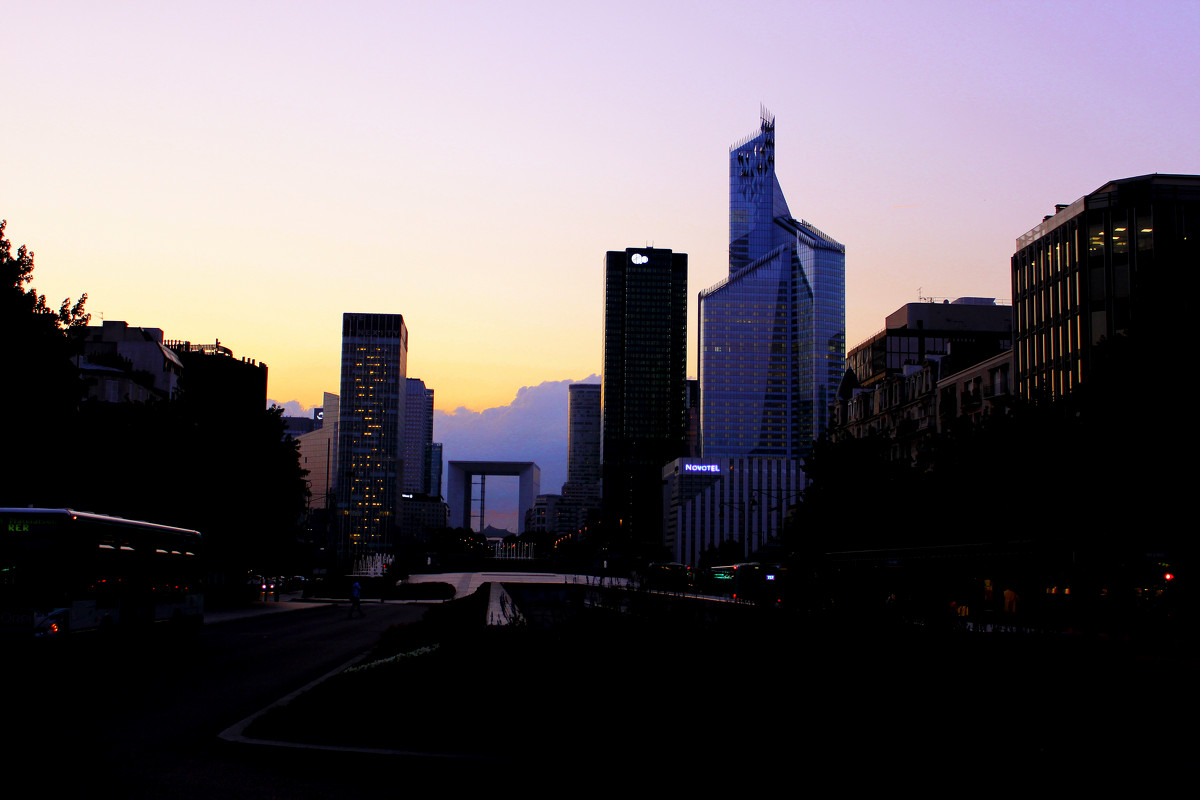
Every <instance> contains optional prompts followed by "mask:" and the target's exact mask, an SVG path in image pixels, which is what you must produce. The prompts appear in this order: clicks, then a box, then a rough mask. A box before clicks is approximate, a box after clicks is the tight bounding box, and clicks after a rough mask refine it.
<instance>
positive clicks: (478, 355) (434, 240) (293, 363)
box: [0, 0, 1200, 458]
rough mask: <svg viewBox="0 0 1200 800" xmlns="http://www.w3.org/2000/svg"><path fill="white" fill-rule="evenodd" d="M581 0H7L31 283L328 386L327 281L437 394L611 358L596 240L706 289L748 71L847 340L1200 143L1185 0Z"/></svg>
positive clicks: (508, 397)
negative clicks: (1066, 211)
mask: <svg viewBox="0 0 1200 800" xmlns="http://www.w3.org/2000/svg"><path fill="white" fill-rule="evenodd" d="M577 5H578V4H571V3H560V2H519V0H517V1H515V2H510V3H503V4H499V3H470V2H463V3H416V2H413V3H404V2H339V3H332V2H327V3H317V2H247V1H246V0H241V1H240V2H223V1H221V0H207V1H206V2H202V3H201V2H192V3H187V2H179V3H158V2H112V3H94V2H45V3H28V2H8V1H7V0H0V19H3V30H2V32H0V36H2V37H3V45H2V46H0V86H3V91H4V98H5V101H6V104H5V105H6V111H7V114H6V121H5V124H4V125H3V126H0V218H5V219H7V220H8V231H7V235H8V238H9V239H10V240H11V241H12V242H13V244H14V246H19V245H20V244H27V245H28V246H29V247H30V249H32V250H33V251H34V252H35V253H36V257H37V261H36V264H37V266H36V271H35V281H34V285H35V286H36V288H37V289H38V290H39V291H41V292H45V293H46V294H47V296H48V300H50V301H51V302H52V303H57V302H58V301H60V300H61V299H62V298H63V297H66V296H71V297H77V296H78V295H79V294H81V293H83V292H86V293H87V294H88V303H87V307H88V310H90V311H91V312H92V314H93V322H99V320H100V319H101V317H103V319H107V320H124V321H126V322H128V323H129V324H131V325H139V326H144V327H158V328H162V329H163V331H164V332H165V334H166V336H167V338H170V339H184V340H189V341H192V342H205V343H210V342H213V341H214V340H218V339H219V340H220V341H221V343H222V344H224V345H226V346H228V347H230V348H231V349H232V350H233V352H234V354H235V355H236V356H245V357H249V358H254V359H257V360H259V361H263V362H266V363H267V364H268V366H269V389H268V393H269V396H270V397H271V398H272V399H273V400H275V401H277V402H279V403H284V402H288V401H294V402H295V403H296V404H298V406H299V407H303V408H307V407H311V406H313V405H318V404H319V403H320V402H321V395H322V392H324V391H332V392H337V391H338V381H339V371H338V359H339V352H340V332H341V327H340V323H341V315H342V313H343V312H347V311H354V312H387V313H401V314H403V315H404V317H405V321H406V323H407V326H408V330H409V360H408V374H409V376H410V377H418V378H421V379H423V380H424V381H425V383H426V385H427V386H429V387H432V388H434V389H435V391H436V405H437V408H438V410H439V412H440V413H441V414H443V415H445V416H455V415H456V414H457V413H460V409H461V413H464V414H467V413H474V414H484V413H485V412H487V411H488V410H489V409H495V408H501V407H510V406H513V405H514V404H515V403H516V401H517V399H519V395H518V391H519V390H521V389H522V387H526V388H536V387H541V386H543V384H556V383H559V382H563V381H568V380H582V379H584V378H586V377H587V376H588V375H591V374H593V373H599V372H600V364H601V356H602V346H603V331H602V323H603V321H602V306H603V262H604V253H605V252H606V251H608V250H622V249H624V248H626V247H640V246H645V245H653V246H655V247H660V248H669V249H672V250H675V251H677V252H685V253H687V254H688V256H689V294H690V295H691V298H692V304H693V307H692V309H691V311H690V313H689V322H694V320H695V319H696V311H695V297H696V294H697V293H698V292H699V291H700V290H701V289H704V288H706V287H708V286H710V285H712V284H714V283H716V282H717V281H719V280H721V279H722V278H723V277H724V276H725V275H726V274H727V271H728V258H727V253H728V152H729V146H730V145H731V144H733V143H734V142H735V141H737V140H739V139H741V138H743V137H745V136H746V135H749V134H752V133H755V132H756V130H757V127H758V122H759V109H760V106H766V107H767V108H768V109H770V111H772V112H773V113H774V114H775V117H776V125H777V128H776V171H777V175H778V177H779V180H780V183H781V185H782V187H783V190H784V193H785V195H786V196H787V200H788V204H789V206H790V208H791V210H792V213H793V214H795V215H796V216H797V217H801V218H803V219H805V220H807V221H809V222H811V223H812V224H814V225H816V226H817V227H818V228H820V229H821V230H823V231H825V232H827V233H828V234H829V235H831V236H833V237H834V238H836V239H837V240H839V241H840V242H842V243H843V244H845V246H846V319H847V342H848V344H849V345H850V346H853V345H854V344H856V343H858V342H860V341H862V340H863V339H865V338H867V337H868V336H870V335H872V334H873V333H875V332H876V331H878V330H879V329H881V328H882V327H883V320H884V317H885V316H886V315H887V314H888V313H890V312H891V311H893V310H895V309H896V308H898V307H899V306H901V305H902V304H904V303H907V302H914V301H917V300H918V299H919V298H921V297H932V298H936V299H939V300H940V299H943V298H951V299H952V298H955V297H958V296H962V295H971V296H986V297H997V298H1000V299H1003V300H1005V301H1007V300H1008V299H1009V297H1010V295H1011V288H1010V284H1009V275H1008V268H1009V259H1010V257H1011V256H1012V253H1013V250H1014V240H1015V239H1016V237H1017V236H1019V235H1021V234H1022V233H1024V232H1025V231H1027V230H1029V229H1030V228H1032V227H1033V226H1034V225H1036V224H1037V223H1039V222H1040V221H1041V219H1042V217H1043V216H1044V215H1045V214H1047V213H1051V212H1052V211H1053V206H1054V204H1055V203H1069V202H1072V201H1073V200H1075V199H1077V198H1079V197H1081V196H1082V195H1084V194H1087V193H1088V192H1091V191H1094V190H1095V189H1096V188H1098V187H1099V186H1101V185H1102V184H1103V183H1105V182H1107V181H1109V180H1111V179H1115V178H1122V177H1130V176H1134V175H1141V174H1146V173H1151V172H1164V173H1200V147H1197V144H1196V142H1197V134H1196V132H1197V130H1200V50H1198V49H1197V48H1196V47H1195V39H1196V35H1197V32H1200V2H1195V1H1193V2H1153V3H1145V2H1141V3H1135V2H1062V3H1054V2H1049V3H1048V2H1037V3H1034V2H1010V3H983V2H978V3H976V2H961V1H959V2H894V1H893V2H852V1H851V2H762V3H755V2H746V3H741V4H736V5H735V4H732V3H715V2H702V1H696V0H693V2H686V3H683V2H678V3H675V2H652V1H651V2H646V0H639V2H628V3H626V2H606V3H597V4H587V5H585V6H582V7H576V6H577ZM688 336H689V340H690V342H691V345H690V347H689V360H688V371H689V374H690V375H693V376H694V375H695V372H696V340H697V332H696V330H695V326H694V324H693V325H691V326H689V333H688ZM563 414H564V419H565V409H564V411H563ZM501 416H503V415H501ZM458 457H460V456H458V455H454V454H452V453H450V452H449V451H448V452H447V458H458ZM461 457H463V458H470V457H476V456H474V455H473V454H462V456H461ZM564 457H565V456H564Z"/></svg>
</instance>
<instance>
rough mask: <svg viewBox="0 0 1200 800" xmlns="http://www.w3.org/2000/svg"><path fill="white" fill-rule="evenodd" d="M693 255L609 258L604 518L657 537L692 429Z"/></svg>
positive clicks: (647, 252) (644, 252)
mask: <svg viewBox="0 0 1200 800" xmlns="http://www.w3.org/2000/svg"><path fill="white" fill-rule="evenodd" d="M686 382H687V255H686V254H684V253H672V252H671V251H670V250H659V249H654V248H638V249H633V248H631V249H628V250H625V251H613V252H609V253H608V254H607V256H606V258H605V285H604V375H603V380H602V382H601V389H600V391H601V405H602V411H601V414H602V441H601V448H602V449H601V462H602V476H603V492H604V499H603V516H604V519H605V524H606V525H609V524H611V525H614V526H618V527H619V528H621V530H622V531H623V533H624V534H625V535H629V536H634V537H640V538H644V539H651V538H653V539H657V538H658V537H659V535H660V532H661V530H662V516H661V514H662V512H661V508H662V497H661V492H660V491H659V481H660V473H661V471H662V466H663V464H666V463H667V462H668V461H672V460H673V459H676V458H679V457H680V456H682V455H683V454H684V452H685V449H686V446H687V445H686V433H687V407H686V403H687V385H686Z"/></svg>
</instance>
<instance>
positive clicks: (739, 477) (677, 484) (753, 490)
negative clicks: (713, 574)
mask: <svg viewBox="0 0 1200 800" xmlns="http://www.w3.org/2000/svg"><path fill="white" fill-rule="evenodd" d="M662 486H663V544H664V545H666V546H667V547H668V548H669V549H670V550H671V553H672V556H673V557H674V558H675V560H676V561H680V562H682V563H684V564H690V565H693V566H695V565H697V564H699V563H700V555H701V554H702V553H703V552H704V551H705V550H709V549H711V548H713V547H716V546H718V545H719V544H721V543H722V542H725V541H736V542H740V543H741V544H742V558H743V559H746V560H749V559H751V558H752V557H753V556H754V554H755V553H757V552H758V551H759V550H760V549H761V548H762V546H763V545H764V544H766V543H768V542H770V541H772V540H773V539H776V538H778V536H779V534H780V533H781V532H782V531H783V524H784V520H786V518H787V512H788V509H789V508H791V507H792V506H794V505H795V504H796V503H798V502H799V500H800V491H801V490H802V489H803V488H804V472H803V470H802V469H801V468H800V462H799V461H798V460H795V459H788V458H677V459H675V460H674V461H672V462H671V463H669V464H667V465H666V466H665V467H663V472H662Z"/></svg>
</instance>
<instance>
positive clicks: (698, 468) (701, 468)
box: [683, 464, 721, 472]
mask: <svg viewBox="0 0 1200 800" xmlns="http://www.w3.org/2000/svg"><path fill="white" fill-rule="evenodd" d="M683 471H684V472H720V471H721V465H720V464H684V465H683Z"/></svg>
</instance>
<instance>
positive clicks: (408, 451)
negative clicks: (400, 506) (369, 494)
mask: <svg viewBox="0 0 1200 800" xmlns="http://www.w3.org/2000/svg"><path fill="white" fill-rule="evenodd" d="M405 384H406V386H407V390H406V398H405V407H404V478H403V480H402V481H401V486H402V489H403V491H404V492H407V493H410V494H432V490H431V489H430V475H429V460H428V459H429V447H430V445H431V444H433V389H427V388H425V382H424V381H422V380H421V379H419V378H408V379H407V380H406V381H405Z"/></svg>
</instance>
